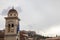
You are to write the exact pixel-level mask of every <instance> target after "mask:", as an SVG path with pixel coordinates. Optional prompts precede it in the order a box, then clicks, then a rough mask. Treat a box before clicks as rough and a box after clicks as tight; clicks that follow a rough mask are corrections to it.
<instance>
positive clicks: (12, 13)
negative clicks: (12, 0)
mask: <svg viewBox="0 0 60 40" xmlns="http://www.w3.org/2000/svg"><path fill="white" fill-rule="evenodd" d="M19 21H20V19H19V18H18V12H17V11H16V10H15V9H14V8H12V9H10V10H9V11H8V14H7V17H5V29H4V30H3V31H0V40H20V31H19Z"/></svg>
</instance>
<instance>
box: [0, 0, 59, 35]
mask: <svg viewBox="0 0 60 40" xmlns="http://www.w3.org/2000/svg"><path fill="white" fill-rule="evenodd" d="M13 6H14V8H15V9H16V10H17V11H18V14H19V18H20V19H21V21H20V30H32V31H36V32H37V33H38V34H41V35H45V36H55V35H60V0H0V29H1V30H2V29H4V28H5V25H4V24H5V19H4V17H5V16H7V13H8V10H10V9H11V8H12V7H13Z"/></svg>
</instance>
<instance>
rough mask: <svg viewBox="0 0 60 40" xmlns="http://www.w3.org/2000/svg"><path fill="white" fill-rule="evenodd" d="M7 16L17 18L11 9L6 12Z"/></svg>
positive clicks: (16, 14) (14, 11)
mask: <svg viewBox="0 0 60 40" xmlns="http://www.w3.org/2000/svg"><path fill="white" fill-rule="evenodd" d="M8 16H9V17H17V16H18V13H17V11H16V10H15V9H14V8H12V9H10V10H9V11H8Z"/></svg>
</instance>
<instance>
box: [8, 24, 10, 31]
mask: <svg viewBox="0 0 60 40" xmlns="http://www.w3.org/2000/svg"><path fill="white" fill-rule="evenodd" d="M8 32H10V24H8Z"/></svg>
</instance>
